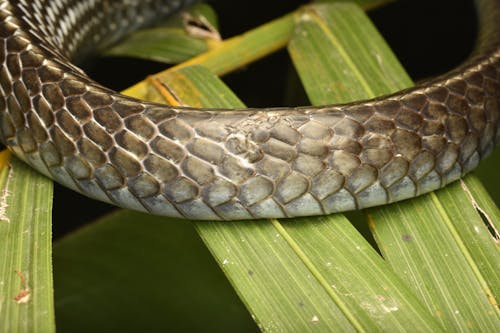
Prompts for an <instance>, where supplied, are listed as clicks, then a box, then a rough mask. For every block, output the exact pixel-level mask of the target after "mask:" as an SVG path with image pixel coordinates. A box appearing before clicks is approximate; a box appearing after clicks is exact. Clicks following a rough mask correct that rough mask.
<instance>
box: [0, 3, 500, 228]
mask: <svg viewBox="0 0 500 333" xmlns="http://www.w3.org/2000/svg"><path fill="white" fill-rule="evenodd" d="M190 2H192V1H181V0H127V1H114V0H0V44H1V46H0V62H1V64H2V66H1V69H0V90H1V91H0V92H1V93H0V140H1V142H2V143H3V144H4V145H5V146H6V147H8V148H9V149H10V150H11V151H12V152H13V154H14V155H15V156H16V157H18V158H20V159H21V160H23V161H24V162H26V163H27V164H29V165H30V166H32V167H33V168H35V169H36V170H38V171H39V172H41V173H43V174H44V175H46V176H48V177H50V178H52V179H53V180H55V181H56V182H58V183H60V184H62V185H64V186H66V187H68V188H70V189H73V190H75V191H78V192H80V193H82V194H84V195H86V196H88V197H91V198H94V199H97V200H101V201H104V202H108V203H111V204H114V205H117V206H120V207H125V208H130V209H134V210H139V211H145V212H148V213H151V214H156V215H164V216H170V217H174V218H185V219H195V220H251V219H261V218H288V217H297V216H312V215H326V214H331V213H336V212H344V211H349V210H356V209H363V208H367V207H373V206H379V205H384V204H388V203H392V202H396V201H400V200H404V199H408V198H413V197H416V196H419V195H421V194H424V193H428V192H431V191H434V190H436V189H439V188H441V187H443V186H445V185H446V184H448V183H450V182H453V181H455V180H458V179H459V178H461V177H462V176H464V175H465V174H466V173H468V172H469V171H471V170H473V169H474V168H475V167H476V166H477V165H478V164H479V162H480V160H482V159H483V158H484V157H485V156H487V155H488V154H490V153H491V152H492V151H493V149H494V148H495V146H496V144H497V143H498V142H500V42H499V41H500V37H499V35H500V1H498V0H477V1H476V7H477V12H478V17H479V29H478V38H477V43H476V44H477V46H476V48H475V51H474V52H473V53H472V54H471V56H470V57H469V58H468V59H467V60H466V61H465V62H464V63H463V64H462V65H460V66H459V67H457V68H456V69H454V70H452V71H451V72H449V73H445V74H442V75H440V76H437V77H435V78H432V79H430V80H428V81H425V82H421V83H420V84H418V85H416V86H414V87H412V88H409V89H406V90H403V91H399V92H396V93H393V94H391V95H387V96H381V97H377V98H375V99H370V100H364V101H356V102H353V103H347V104H340V105H324V106H304V107H281V108H260V109H259V108H248V109H199V108H190V107H184V106H169V105H164V104H158V103H150V102H146V101H142V100H138V99H134V98H131V97H127V96H124V95H122V94H120V93H118V92H115V91H113V90H110V89H108V88H106V87H104V86H102V85H100V84H99V83H97V82H95V81H94V80H92V79H91V78H90V77H89V76H88V75H87V74H86V73H85V72H84V71H83V70H82V69H80V68H79V67H78V66H77V65H75V64H76V63H79V62H80V61H82V59H84V58H85V57H87V56H89V55H91V54H92V53H94V54H95V53H96V52H99V51H101V50H103V49H105V48H106V47H109V46H110V45H113V44H114V43H116V42H117V41H119V40H120V39H121V38H122V37H124V36H125V35H127V34H129V33H130V32H131V31H133V30H136V29H138V28H140V27H143V26H147V25H149V24H151V23H152V22H155V21H157V19H158V17H164V16H166V15H170V14H171V13H173V12H175V11H178V10H181V9H182V8H183V6H185V5H187V4H188V3H190Z"/></svg>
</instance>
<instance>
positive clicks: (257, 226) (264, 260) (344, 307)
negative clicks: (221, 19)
mask: <svg viewBox="0 0 500 333" xmlns="http://www.w3.org/2000/svg"><path fill="white" fill-rule="evenodd" d="M298 29H300V28H298ZM156 79H158V80H161V82H162V84H163V85H164V86H165V87H168V93H169V96H167V97H168V99H169V100H171V97H172V96H173V97H174V100H175V101H177V102H178V103H181V104H185V105H196V106H200V107H219V108H225V107H226V108H229V107H244V105H243V104H242V103H241V102H240V101H239V100H238V99H237V97H236V96H234V95H233V94H232V93H231V92H230V91H229V90H228V89H227V88H225V87H224V85H223V84H222V82H221V81H220V80H219V79H217V78H216V77H215V76H213V75H212V74H211V73H210V72H209V71H208V70H207V69H205V68H203V67H200V66H195V67H184V68H181V69H178V70H171V71H167V72H166V73H164V74H162V75H159V76H157V77H156ZM195 224H196V226H197V229H198V232H199V233H200V235H201V237H202V238H203V239H204V241H205V243H206V244H207V246H208V247H209V249H210V251H212V253H213V254H214V256H215V257H216V258H217V259H218V262H219V264H220V265H221V266H222V268H223V270H224V271H225V273H226V274H227V276H228V278H229V279H230V280H231V282H232V283H233V285H234V286H235V288H236V290H237V291H238V293H239V295H240V296H241V298H242V300H243V301H244V302H245V304H246V305H247V307H248V308H249V309H250V311H251V312H252V314H253V316H254V318H255V319H256V321H257V322H258V323H259V326H260V327H261V328H263V329H264V330H269V329H271V328H275V329H281V330H284V331H309V330H326V331H331V330H338V329H340V328H342V329H344V330H353V329H354V330H359V331H380V330H382V329H391V328H392V329H394V328H395V327H399V328H400V329H402V328H403V327H404V326H405V325H406V324H407V323H408V322H413V324H414V325H415V326H416V327H420V328H421V329H422V331H428V330H439V327H438V326H437V325H436V324H435V323H434V322H433V320H432V319H431V318H430V316H429V315H427V314H426V313H425V311H424V308H423V306H422V305H421V304H420V303H419V302H418V301H417V300H416V299H415V297H414V296H413V295H412V294H411V293H410V292H409V291H408V290H407V288H406V287H405V286H404V285H402V284H401V282H400V280H399V279H398V278H396V277H395V276H394V275H393V274H392V273H391V272H390V271H389V269H388V267H387V265H386V264H385V263H384V262H383V261H382V259H381V258H380V256H379V255H378V254H377V253H376V252H375V251H374V249H373V248H372V247H371V246H370V245H369V244H368V243H367V242H366V241H365V240H364V238H363V237H362V236H361V235H360V234H359V233H358V232H357V231H356V230H355V229H354V228H353V227H352V225H351V224H349V223H348V221H347V220H346V219H344V218H343V217H342V216H339V215H338V216H330V217H325V218H307V219H298V220H294V221H286V222H285V221H283V222H280V221H277V220H270V221H253V222H250V221H246V222H239V223H227V222H222V223H220V222H210V223H207V222H195ZM365 267H372V270H370V271H368V272H367V271H366V269H365ZM291 313H293V316H291V315H290V314H291Z"/></svg>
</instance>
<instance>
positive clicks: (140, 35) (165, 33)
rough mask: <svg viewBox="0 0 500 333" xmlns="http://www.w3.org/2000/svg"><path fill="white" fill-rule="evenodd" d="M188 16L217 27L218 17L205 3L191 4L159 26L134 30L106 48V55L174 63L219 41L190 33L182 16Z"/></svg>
mask: <svg viewBox="0 0 500 333" xmlns="http://www.w3.org/2000/svg"><path fill="white" fill-rule="evenodd" d="M185 15H189V16H190V17H191V18H192V19H196V20H197V21H199V22H202V23H204V24H206V25H209V26H212V27H216V26H217V17H216V15H215V12H214V11H213V10H212V8H211V7H209V6H208V5H205V4H199V5H195V6H192V7H190V8H188V9H186V10H185V11H183V12H182V13H181V14H177V15H174V16H173V17H171V18H169V20H168V21H167V22H166V23H165V24H163V25H162V26H159V27H155V28H150V29H144V30H139V31H136V32H134V33H132V34H130V36H127V37H126V38H125V39H124V40H123V41H122V42H120V43H119V44H117V45H115V46H114V47H112V48H110V49H109V50H106V52H105V55H108V56H127V57H137V58H143V59H148V60H155V61H159V62H165V63H169V64H177V63H180V62H182V61H185V60H187V59H190V58H192V57H194V56H196V55H199V54H201V53H203V52H206V51H208V50H209V49H210V48H211V47H212V46H213V45H214V44H217V42H218V40H215V41H214V40H211V39H210V38H202V37H200V36H195V35H194V34H190V33H189V31H188V27H187V26H186V22H185V20H183V18H182V17H183V16H185Z"/></svg>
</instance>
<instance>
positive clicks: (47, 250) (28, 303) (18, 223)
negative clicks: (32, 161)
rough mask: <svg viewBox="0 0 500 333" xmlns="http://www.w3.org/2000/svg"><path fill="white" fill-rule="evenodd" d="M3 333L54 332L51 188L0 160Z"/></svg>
mask: <svg viewBox="0 0 500 333" xmlns="http://www.w3.org/2000/svg"><path fill="white" fill-rule="evenodd" d="M0 161H1V162H0V164H1V165H0V167H1V170H0V172H1V176H0V181H1V185H0V187H1V189H0V191H1V192H0V332H43V333H45V332H54V331H55V325H54V307H53V290H52V258H51V254H52V250H51V249H52V244H51V235H52V233H51V213H52V182H51V181H50V180H49V179H48V178H46V177H44V176H42V175H40V174H38V173H37V172H35V171H34V170H33V169H31V168H29V167H28V166H26V165H25V164H24V163H22V162H20V161H19V160H17V159H16V158H10V157H9V153H8V152H6V151H4V152H2V153H1V156H0Z"/></svg>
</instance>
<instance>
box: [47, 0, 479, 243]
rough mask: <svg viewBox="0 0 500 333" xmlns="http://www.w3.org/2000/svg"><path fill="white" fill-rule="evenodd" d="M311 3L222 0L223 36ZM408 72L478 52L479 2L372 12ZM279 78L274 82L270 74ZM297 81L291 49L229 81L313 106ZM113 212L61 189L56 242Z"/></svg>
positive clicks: (135, 73)
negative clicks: (290, 89)
mask: <svg viewBox="0 0 500 333" xmlns="http://www.w3.org/2000/svg"><path fill="white" fill-rule="evenodd" d="M304 3H307V1H298V0H286V1H269V0H265V1H264V0H254V1H246V2H244V1H238V2H237V5H235V1H234V0H233V1H231V0H226V1H215V2H213V7H214V8H215V10H216V12H217V13H218V15H219V23H220V28H221V33H222V36H223V37H224V38H227V37H231V36H234V35H237V34H239V33H242V32H244V31H246V30H248V29H251V28H253V27H256V26H258V25H260V24H262V23H265V22H267V21H269V20H272V19H273V18H276V17H279V16H280V15H283V14H286V13H288V12H290V11H292V10H294V9H296V8H297V7H298V6H300V5H302V4H304ZM369 15H370V17H371V19H372V20H373V22H374V23H375V25H376V26H377V27H378V29H379V30H380V32H381V33H382V34H383V36H384V37H385V38H386V40H387V41H388V43H389V44H390V45H391V47H392V49H393V50H394V52H395V53H396V55H397V56H398V58H399V59H400V61H401V62H402V64H403V66H404V67H405V68H406V70H407V71H408V72H409V74H410V75H411V77H412V78H413V79H414V80H415V81H418V80H422V79H425V78H428V77H431V76H434V75H437V74H439V73H442V72H445V71H447V70H449V69H451V68H453V67H455V66H456V65H458V64H459V63H460V62H462V61H463V60H464V59H465V58H466V57H467V55H468V54H469V53H470V51H471V50H472V48H473V46H474V37H475V34H476V17H475V10H474V4H473V1H472V0H456V1H452V0H445V1H443V0H440V1H436V0H413V1H409V0H406V1H405V0H403V1H399V2H395V3H392V4H390V5H387V6H385V7H383V8H379V9H377V10H373V11H371V12H370V13H369ZM165 67H166V66H165V64H158V63H153V62H148V61H142V60H134V59H124V58H102V59H97V60H96V61H93V62H92V65H90V66H88V67H86V68H85V69H86V70H87V72H88V73H89V74H90V76H91V77H93V78H94V79H96V80H97V81H98V82H100V83H102V84H104V85H106V86H108V87H110V88H113V89H115V90H122V89H124V88H127V87H129V86H130V85H132V84H134V83H136V82H138V81H141V80H142V79H143V78H144V77H145V76H146V75H148V74H152V73H156V72H159V71H161V70H163V69H165ZM270 72H272V73H273V79H272V80H270V79H269V76H268V75H269V73H270ZM293 76H294V72H293V68H292V66H291V65H290V61H289V59H288V56H287V53H286V51H281V52H278V53H276V54H274V55H272V56H270V57H268V58H266V59H263V60H261V61H259V62H257V63H255V64H252V65H251V66H249V67H247V68H244V69H242V70H239V71H237V72H236V73H232V74H230V75H228V76H226V77H224V78H223V79H224V81H225V82H226V83H227V84H228V85H229V86H230V87H231V88H232V89H233V90H234V91H235V93H236V94H237V95H238V96H239V97H240V98H241V99H242V100H243V101H244V102H245V103H246V104H247V105H249V106H253V107H258V106H278V105H286V104H294V103H301V102H302V103H307V101H305V100H302V98H301V95H302V94H301V93H300V92H299V93H298V97H297V96H294V98H293V99H290V98H289V96H286V93H285V92H286V85H287V81H288V80H289V79H290V77H293ZM112 209H114V208H113V207H112V206H109V205H107V204H104V203H100V202H96V201H94V200H91V199H87V198H85V197H83V196H81V195H79V194H77V193H74V192H72V191H70V190H67V189H65V188H62V187H61V186H58V185H56V187H55V198H54V224H53V225H54V237H55V238H58V237H60V236H62V235H64V234H66V233H67V232H69V231H71V230H73V229H75V228H77V227H79V226H81V225H83V224H85V223H88V222H90V221H92V220H93V219H95V218H97V217H99V216H101V215H102V214H104V213H106V212H108V211H110V210H112Z"/></svg>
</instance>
